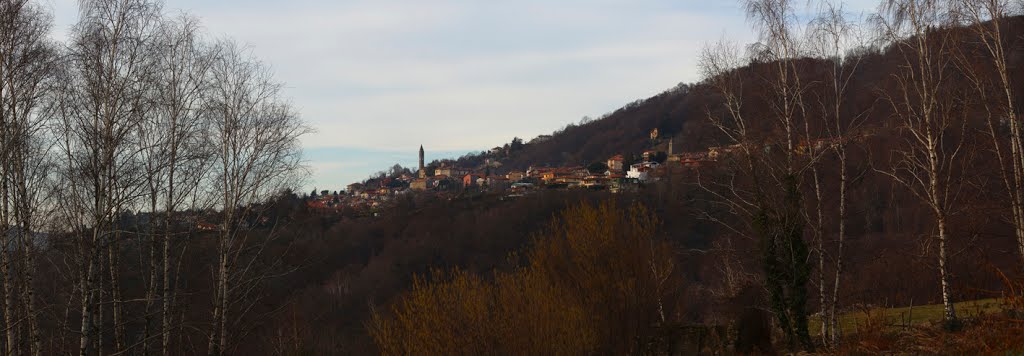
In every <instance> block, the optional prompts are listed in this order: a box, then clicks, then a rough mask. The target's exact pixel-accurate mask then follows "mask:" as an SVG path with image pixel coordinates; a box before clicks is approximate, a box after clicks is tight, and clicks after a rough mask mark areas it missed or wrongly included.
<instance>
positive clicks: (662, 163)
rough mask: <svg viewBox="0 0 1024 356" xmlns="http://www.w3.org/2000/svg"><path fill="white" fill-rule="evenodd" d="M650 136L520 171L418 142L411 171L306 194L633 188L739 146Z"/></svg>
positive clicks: (352, 205) (337, 197) (507, 193)
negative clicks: (634, 145)
mask: <svg viewBox="0 0 1024 356" xmlns="http://www.w3.org/2000/svg"><path fill="white" fill-rule="evenodd" d="M650 136H651V148H650V149H648V150H645V151H643V152H642V153H640V154H633V155H628V154H618V155H615V156H612V157H608V158H607V159H606V160H604V161H599V162H594V163H592V164H590V165H588V166H563V167H534V166H531V167H529V168H528V169H526V170H525V171H514V170H513V171H507V170H506V171H504V172H503V170H502V167H501V163H500V162H498V160H496V159H487V160H485V161H484V163H483V164H481V165H479V166H476V167H460V166H458V165H457V163H455V161H452V160H443V161H440V162H439V164H438V165H437V166H436V167H427V166H426V165H425V159H426V157H425V154H424V150H423V146H422V145H421V146H420V149H419V167H418V169H417V171H416V172H415V173H412V174H410V173H408V172H406V173H401V174H393V175H391V176H389V175H386V174H385V175H382V176H380V177H377V178H371V179H367V180H365V181H362V182H357V183H352V184H349V185H348V186H346V189H344V190H342V191H330V190H316V189H314V191H313V192H311V193H310V194H309V195H307V196H306V197H305V199H306V204H307V206H309V207H310V208H313V209H316V210H322V211H324V212H330V211H332V210H334V211H340V210H343V209H347V208H348V209H356V210H375V209H378V208H381V207H382V206H385V205H386V204H387V203H388V202H389V201H391V200H392V199H393V198H395V197H398V196H402V195H406V194H414V193H428V194H438V195H442V196H447V197H449V198H454V197H457V196H465V195H471V194H478V195H479V194H488V195H497V196H501V197H504V198H516V197H521V196H523V195H527V194H531V193H532V192H535V191H537V190H541V189H590V190H607V191H610V192H612V193H618V192H620V191H624V190H633V189H638V188H639V187H642V186H644V185H647V184H651V183H655V182H658V181H661V180H663V179H665V178H666V177H668V176H670V175H677V176H682V177H686V176H693V175H694V174H695V173H696V172H698V171H699V170H700V169H706V168H711V167H714V166H715V165H716V164H717V163H718V161H719V160H720V159H722V158H724V157H727V156H728V155H730V154H731V153H733V152H736V151H738V150H739V149H741V148H742V147H741V146H740V145H732V146H722V147H708V148H707V149H706V150H703V151H698V152H681V153H676V152H673V147H674V146H675V145H674V142H673V141H674V140H673V139H672V138H669V139H668V140H661V139H659V137H658V130H657V129H654V130H652V131H651V133H650ZM538 139H543V137H540V138H538ZM831 143H832V142H829V141H828V140H825V139H822V140H815V141H814V142H812V143H811V145H813V146H814V148H815V149H817V150H820V149H823V148H825V147H826V146H828V145H829V144H831ZM807 148H808V147H807V143H802V144H801V147H799V148H798V150H800V151H806V149H807ZM502 150H503V148H502V147H495V148H494V149H491V150H490V151H488V152H486V153H487V154H491V155H497V154H499V153H501V152H502ZM499 172H503V173H499Z"/></svg>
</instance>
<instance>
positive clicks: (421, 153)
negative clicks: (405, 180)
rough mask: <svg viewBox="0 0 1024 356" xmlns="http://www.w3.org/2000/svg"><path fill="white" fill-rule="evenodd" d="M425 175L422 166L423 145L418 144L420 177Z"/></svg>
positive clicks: (425, 171)
mask: <svg viewBox="0 0 1024 356" xmlns="http://www.w3.org/2000/svg"><path fill="white" fill-rule="evenodd" d="M426 177H427V170H426V169H424V167H423V145H420V178H426Z"/></svg>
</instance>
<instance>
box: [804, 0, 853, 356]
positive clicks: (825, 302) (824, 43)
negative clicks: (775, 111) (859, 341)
mask: <svg viewBox="0 0 1024 356" xmlns="http://www.w3.org/2000/svg"><path fill="white" fill-rule="evenodd" d="M818 10H819V15H818V18H816V19H815V20H814V21H813V22H812V26H811V29H810V37H811V44H812V50H813V52H814V53H815V54H816V55H817V56H819V57H821V58H822V59H824V60H825V61H826V63H827V67H826V68H827V71H826V73H825V80H824V83H823V84H824V85H823V87H822V89H821V90H820V95H818V96H817V97H818V107H819V108H820V112H821V115H820V116H821V121H822V122H821V125H822V127H823V129H824V130H823V132H824V135H825V137H822V140H819V141H817V142H815V143H812V142H810V138H809V139H808V141H809V142H808V146H809V149H810V150H812V154H811V156H812V159H815V160H816V159H817V157H818V156H817V155H816V154H814V153H816V152H814V150H820V151H821V152H820V153H821V154H823V155H824V154H830V153H831V154H834V155H835V158H836V160H837V161H838V166H839V176H838V177H837V180H838V184H839V187H838V203H837V205H838V216H837V226H836V229H835V230H836V232H835V234H836V235H835V236H836V237H835V241H836V247H835V249H834V250H832V251H831V252H830V251H829V249H828V248H827V247H826V245H825V241H826V239H825V234H824V231H823V230H824V226H825V223H824V221H823V220H824V217H823V212H822V206H821V202H822V191H821V186H820V184H819V182H818V181H819V179H820V177H819V175H818V171H817V169H815V170H814V172H813V175H814V180H815V196H816V201H817V217H816V226H818V229H817V231H816V234H817V235H818V236H817V237H818V239H817V241H818V248H817V249H818V277H819V278H818V288H819V289H818V293H819V298H820V301H821V302H820V304H821V312H820V315H821V321H822V322H821V337H822V341H823V342H824V343H825V344H826V345H828V344H829V343H830V342H831V343H833V344H834V343H837V342H838V341H839V337H840V333H841V330H840V329H839V323H838V316H837V313H836V308H837V305H838V304H839V288H840V280H841V277H842V274H843V268H844V265H843V247H844V242H845V240H846V224H847V221H846V220H847V216H848V212H847V209H848V207H847V206H848V202H847V199H848V197H847V192H848V190H849V184H850V172H849V170H850V164H849V163H850V162H849V159H848V152H847V151H848V148H849V147H850V145H851V144H852V143H853V141H854V138H853V137H851V136H853V135H854V134H855V131H856V130H857V129H858V128H859V127H860V125H861V124H862V123H863V120H864V118H865V117H866V115H865V114H866V113H867V110H864V111H862V112H861V113H860V114H857V115H850V114H847V113H846V111H847V110H846V108H847V105H846V95H847V94H848V91H849V90H848V88H849V85H850V82H851V80H852V79H853V76H854V74H856V73H857V70H858V69H859V67H860V61H861V59H862V57H861V56H860V55H859V54H856V53H854V54H852V55H848V53H849V50H850V49H853V48H861V47H863V46H864V44H863V43H862V42H860V41H861V40H862V38H863V37H862V35H861V33H860V32H859V30H860V28H859V27H858V25H857V24H856V23H854V22H851V21H849V20H848V19H847V14H846V13H845V11H844V9H843V6H842V4H838V5H837V4H835V3H834V2H832V1H821V2H820V3H819V9H818ZM829 256H831V259H832V264H833V265H832V268H833V270H834V279H833V281H832V283H831V284H832V291H831V295H830V293H829V292H828V291H827V289H828V288H827V286H828V284H829V283H828V282H827V281H826V279H827V278H826V268H825V265H826V260H828V259H829Z"/></svg>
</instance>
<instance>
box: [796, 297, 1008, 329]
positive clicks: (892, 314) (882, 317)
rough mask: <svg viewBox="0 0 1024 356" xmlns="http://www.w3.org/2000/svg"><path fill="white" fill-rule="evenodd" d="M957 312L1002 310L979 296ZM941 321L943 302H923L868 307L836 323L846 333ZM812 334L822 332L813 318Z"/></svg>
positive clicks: (995, 301)
mask: <svg viewBox="0 0 1024 356" xmlns="http://www.w3.org/2000/svg"><path fill="white" fill-rule="evenodd" d="M955 308H956V312H957V315H958V316H960V317H961V318H971V317H976V316H980V315H984V314H991V313H998V312H1001V311H1002V310H1003V309H1002V303H1001V302H1000V300H999V299H980V300H972V301H966V302H960V303H956V304H955ZM941 320H942V304H932V305H922V306H914V307H902V308H871V309H865V310H861V311H856V312H850V313H845V314H842V315H840V316H839V324H840V326H842V330H843V332H845V333H846V334H847V335H850V334H856V333H857V332H858V331H859V330H860V329H862V328H865V327H875V325H879V324H881V325H883V326H884V327H885V328H887V329H897V328H902V327H904V326H907V325H920V324H924V323H933V322H938V321H941ZM809 328H810V332H811V335H812V336H818V335H820V334H821V321H820V320H819V319H818V318H817V317H815V318H812V319H811V320H810V326H809Z"/></svg>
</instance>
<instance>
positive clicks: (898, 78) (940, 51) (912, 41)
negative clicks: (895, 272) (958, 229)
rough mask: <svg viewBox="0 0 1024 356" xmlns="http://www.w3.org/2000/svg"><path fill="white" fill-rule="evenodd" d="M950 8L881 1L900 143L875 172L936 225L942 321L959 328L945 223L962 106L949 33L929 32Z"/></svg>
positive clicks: (880, 24)
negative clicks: (894, 63)
mask: <svg viewBox="0 0 1024 356" xmlns="http://www.w3.org/2000/svg"><path fill="white" fill-rule="evenodd" d="M949 10H950V9H949V7H948V4H947V3H946V2H944V1H939V0H887V1H885V2H884V3H883V5H882V6H881V8H880V12H879V14H878V15H877V16H876V17H875V23H876V25H877V28H878V31H879V34H880V35H881V38H882V39H883V40H885V41H886V42H888V43H889V44H890V45H891V46H892V47H893V49H894V50H895V51H896V52H897V53H898V54H899V58H900V61H901V62H900V66H899V69H898V70H897V71H896V72H895V73H893V74H892V76H891V79H892V82H893V83H894V84H895V90H894V91H892V92H887V93H884V96H885V100H886V101H887V102H888V103H889V104H890V105H891V108H892V112H893V119H894V120H896V121H897V122H899V124H900V130H899V132H900V133H901V135H902V136H903V137H904V144H903V145H902V146H901V147H900V148H899V149H897V150H894V151H893V152H892V157H891V162H890V168H887V169H882V170H879V171H880V172H881V173H883V174H886V175H888V176H889V177H891V178H892V179H893V180H894V181H895V182H897V183H898V184H900V185H902V186H904V187H905V188H907V190H908V191H909V192H910V193H912V194H913V195H914V196H916V197H917V198H918V199H920V200H921V202H923V203H924V204H925V205H926V206H927V207H928V209H929V210H930V211H931V213H932V215H933V217H934V219H935V228H934V235H932V237H931V238H932V239H933V241H935V243H936V244H937V245H938V261H937V262H938V271H937V272H938V273H939V279H940V283H941V290H942V303H943V309H944V311H943V318H944V320H945V322H946V323H947V325H948V326H950V327H954V326H955V325H956V323H957V316H956V310H955V309H954V307H953V303H954V300H953V291H952V285H951V276H950V273H949V270H948V264H949V246H948V245H949V241H950V239H951V238H952V237H951V236H950V229H949V218H950V215H951V212H952V210H953V206H954V203H955V201H956V198H957V194H958V193H959V189H958V188H959V187H958V186H957V185H956V184H955V181H954V179H955V177H956V174H957V173H958V170H959V169H961V168H962V165H963V162H962V160H963V159H964V156H965V155H964V139H965V134H966V132H965V130H964V125H965V124H966V120H960V119H959V118H958V117H957V110H958V106H961V105H963V103H962V102H960V100H959V99H961V98H962V97H963V96H961V95H958V93H956V88H954V85H953V83H952V81H951V79H952V76H953V75H952V74H953V69H955V68H954V66H955V63H953V60H954V59H953V56H952V55H951V54H952V53H951V47H952V46H956V45H957V44H958V42H957V40H956V39H955V38H954V37H953V36H954V34H953V32H952V31H944V30H934V29H938V28H942V27H944V26H946V25H949V24H950V20H949V17H948V15H949V14H950V12H949Z"/></svg>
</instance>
